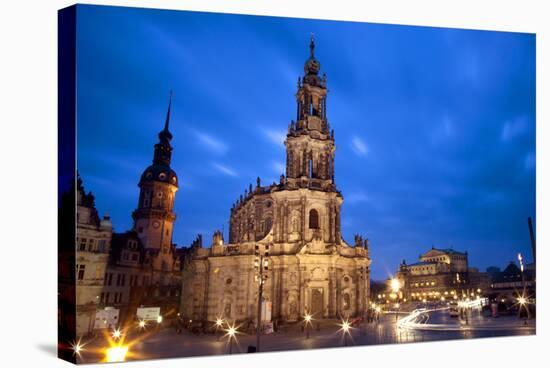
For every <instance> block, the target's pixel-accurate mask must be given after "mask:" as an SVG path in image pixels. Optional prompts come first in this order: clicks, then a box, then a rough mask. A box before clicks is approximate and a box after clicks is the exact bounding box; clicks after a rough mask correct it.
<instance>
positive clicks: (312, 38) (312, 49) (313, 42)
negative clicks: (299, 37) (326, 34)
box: [309, 32, 315, 59]
mask: <svg viewBox="0 0 550 368" xmlns="http://www.w3.org/2000/svg"><path fill="white" fill-rule="evenodd" d="M314 51H315V35H314V34H313V32H311V39H310V41H309V56H310V57H311V58H312V59H313V52H314Z"/></svg>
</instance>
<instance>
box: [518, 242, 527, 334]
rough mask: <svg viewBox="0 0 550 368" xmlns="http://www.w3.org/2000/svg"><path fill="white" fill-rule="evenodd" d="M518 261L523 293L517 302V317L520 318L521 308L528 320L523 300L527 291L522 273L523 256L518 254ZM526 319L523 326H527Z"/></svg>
mask: <svg viewBox="0 0 550 368" xmlns="http://www.w3.org/2000/svg"><path fill="white" fill-rule="evenodd" d="M518 261H519V270H520V272H521V285H522V289H523V293H521V297H519V298H518V301H519V312H518V317H521V307H525V311H526V313H527V316H526V317H527V319H529V306H528V305H527V299H526V298H525V294H526V291H527V286H526V285H525V275H524V273H523V270H524V266H523V256H522V255H521V253H518ZM527 319H526V320H525V321H524V324H525V325H526V324H527Z"/></svg>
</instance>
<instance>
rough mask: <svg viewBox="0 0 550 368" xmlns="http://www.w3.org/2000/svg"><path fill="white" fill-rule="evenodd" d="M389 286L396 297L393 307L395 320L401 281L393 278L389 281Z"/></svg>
mask: <svg viewBox="0 0 550 368" xmlns="http://www.w3.org/2000/svg"><path fill="white" fill-rule="evenodd" d="M390 287H391V290H392V292H393V293H394V294H395V295H396V298H397V303H395V307H396V311H395V322H397V319H398V312H399V290H400V289H401V282H399V280H398V279H396V278H393V279H391V281H390Z"/></svg>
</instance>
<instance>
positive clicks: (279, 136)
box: [262, 129, 286, 147]
mask: <svg viewBox="0 0 550 368" xmlns="http://www.w3.org/2000/svg"><path fill="white" fill-rule="evenodd" d="M262 132H263V134H264V136H265V137H266V138H267V139H268V140H269V141H270V142H271V143H273V144H275V145H277V146H280V147H283V144H284V142H285V139H286V133H285V131H284V130H275V129H263V130H262Z"/></svg>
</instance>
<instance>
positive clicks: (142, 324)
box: [138, 319, 147, 330]
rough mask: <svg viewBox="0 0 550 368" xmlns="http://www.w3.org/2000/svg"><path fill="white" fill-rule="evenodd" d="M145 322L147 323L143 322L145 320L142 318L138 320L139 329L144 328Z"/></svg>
mask: <svg viewBox="0 0 550 368" xmlns="http://www.w3.org/2000/svg"><path fill="white" fill-rule="evenodd" d="M146 324H147V323H146V322H145V320H143V319H142V320H140V321H139V323H138V326H139V329H140V330H143V329H144V328H145V325H146Z"/></svg>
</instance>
